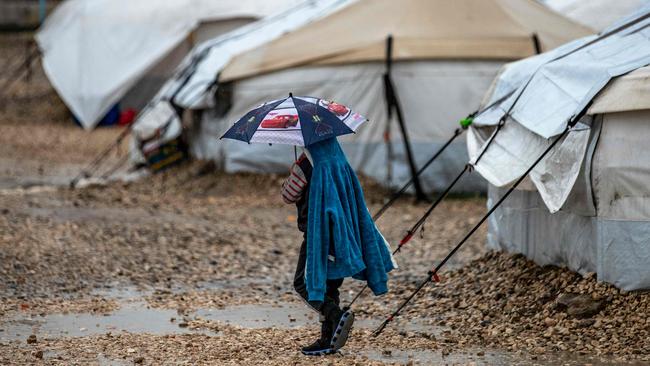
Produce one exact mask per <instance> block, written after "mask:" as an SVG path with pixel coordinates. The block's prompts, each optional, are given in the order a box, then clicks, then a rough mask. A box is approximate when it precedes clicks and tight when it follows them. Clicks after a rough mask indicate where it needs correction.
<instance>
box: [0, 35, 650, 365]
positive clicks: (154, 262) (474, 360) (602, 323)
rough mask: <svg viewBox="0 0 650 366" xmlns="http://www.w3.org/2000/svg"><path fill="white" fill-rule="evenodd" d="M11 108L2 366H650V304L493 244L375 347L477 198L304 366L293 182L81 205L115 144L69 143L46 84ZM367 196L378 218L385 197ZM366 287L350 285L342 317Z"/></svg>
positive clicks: (441, 221) (4, 175)
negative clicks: (78, 183)
mask: <svg viewBox="0 0 650 366" xmlns="http://www.w3.org/2000/svg"><path fill="white" fill-rule="evenodd" d="M12 45H14V43H12ZM0 46H2V45H0ZM3 47H8V46H7V45H6V44H4V45H3ZM14 48H15V50H14V51H15V52H20V47H18V46H16V47H14ZM0 59H1V57H0ZM0 61H3V62H5V61H6V60H0ZM34 95H36V97H34ZM2 103H3V104H2V109H0V129H1V131H2V133H0V278H1V279H2V280H0V364H3V365H4V364H16V365H24V364H46V365H74V364H79V365H81V364H83V365H85V364H98V365H130V364H147V365H160V364H165V365H178V364H192V365H194V364H210V365H287V364H292V365H309V364H318V365H321V364H322V365H330V364H333V365H354V364H356V365H368V364H531V365H534V364H548V365H556V364H611V363H624V364H647V363H648V362H650V341H649V339H650V334H649V329H650V321H649V318H650V317H649V316H648V315H650V296H649V295H648V294H647V293H624V292H621V291H619V290H617V289H615V288H613V287H612V286H609V285H607V284H602V283H597V282H596V281H595V279H594V277H593V276H587V277H582V276H580V275H576V274H574V273H571V272H569V271H566V270H564V269H560V268H555V267H539V266H536V265H535V264H533V263H530V262H529V261H527V260H525V259H524V258H521V257H518V256H512V255H507V254H500V253H493V252H488V251H487V250H486V249H485V245H484V243H485V240H486V230H485V228H482V229H481V230H479V231H478V232H477V234H476V235H475V236H474V237H473V238H472V239H471V240H470V241H469V242H468V243H467V245H466V246H465V247H463V249H462V250H461V251H459V252H458V254H457V255H456V256H455V257H454V258H453V260H452V261H451V262H450V263H449V264H450V265H449V266H448V267H447V271H445V272H444V273H443V274H442V276H441V277H442V281H441V282H440V283H438V284H435V285H429V286H427V287H426V288H425V290H424V291H423V292H422V293H421V294H420V296H419V297H418V298H416V300H415V301H414V302H413V304H412V305H410V306H409V307H407V308H406V309H405V311H404V313H403V315H402V316H401V317H398V318H397V319H396V320H395V321H394V322H393V323H392V324H391V325H390V326H389V327H388V328H387V329H386V331H385V332H384V333H383V334H382V335H381V336H380V337H378V338H374V337H372V336H371V335H370V333H371V331H372V330H373V329H374V328H375V327H376V326H377V325H378V324H379V322H380V321H381V320H382V319H383V318H384V317H385V316H386V315H387V314H388V312H389V310H391V309H394V308H395V307H396V306H397V305H398V303H399V302H400V301H401V300H402V299H403V298H404V297H406V296H407V295H408V293H409V292H410V291H411V290H412V289H414V288H415V286H416V285H417V283H418V282H419V281H420V280H422V277H423V275H424V274H425V273H426V271H427V270H428V269H429V268H431V266H433V265H434V264H435V263H436V261H438V260H440V259H441V258H442V257H443V256H444V255H445V254H446V252H447V251H448V250H449V249H450V248H451V247H452V246H453V245H454V244H455V243H456V241H457V240H458V239H460V238H461V237H462V235H463V234H465V233H466V232H467V231H468V230H469V229H470V228H471V227H472V225H473V223H474V222H476V221H477V220H478V219H479V218H480V216H481V215H482V214H483V213H484V212H485V211H486V209H485V204H486V202H485V199H484V198H481V197H474V198H458V197H456V198H451V199H448V200H446V201H445V202H444V203H443V204H442V205H441V206H439V207H438V208H437V209H436V210H435V211H434V213H433V215H432V216H431V217H430V218H429V220H428V222H427V224H426V226H425V230H424V232H423V233H421V235H420V233H419V235H417V236H416V237H415V239H414V240H412V241H411V242H410V243H409V245H408V246H407V247H405V249H404V250H403V252H402V253H401V254H399V255H398V257H397V258H396V259H397V261H398V264H399V265H400V269H399V270H396V271H395V272H394V273H392V274H391V279H390V293H389V294H388V295H386V296H383V297H380V298H377V297H373V296H371V295H369V294H366V295H365V296H363V297H362V298H361V299H360V301H359V302H358V303H357V304H356V305H355V307H354V310H355V311H356V313H357V322H356V326H355V329H354V332H353V334H352V337H351V340H350V342H349V343H348V345H347V346H346V347H345V348H344V349H343V350H342V351H341V352H340V353H339V354H337V355H332V356H327V357H321V358H307V357H305V356H302V355H301V354H300V352H299V351H298V350H299V348H300V346H302V345H304V344H307V343H311V341H312V340H313V339H315V337H316V336H317V328H318V324H317V316H315V314H313V313H311V312H310V311H309V310H308V309H307V308H306V307H305V306H304V305H303V303H302V302H301V301H299V299H298V297H297V296H296V295H295V294H294V293H293V291H292V285H291V283H292V277H293V270H294V265H295V262H296V259H297V254H298V248H299V245H300V242H301V235H300V233H299V232H298V231H297V229H296V223H295V220H296V217H295V208H293V207H291V206H287V205H284V204H282V203H281V199H280V195H279V186H280V183H281V180H282V179H283V177H281V176H273V175H251V174H237V175H227V174H224V173H221V172H219V171H216V170H215V169H214V168H213V167H212V166H211V165H210V164H206V163H201V162H193V163H188V164H185V165H183V166H180V167H178V168H176V169H173V170H170V171H167V172H165V173H163V174H158V175H155V176H152V177H149V178H145V179H143V180H140V181H137V182H133V183H128V184H127V183H120V182H113V183H109V184H106V185H96V186H90V187H86V188H83V189H75V190H72V189H69V188H68V187H67V186H66V184H67V182H69V180H70V179H71V178H72V177H73V176H74V175H75V174H76V173H77V172H78V171H79V169H80V168H81V167H83V165H84V164H85V163H87V162H88V161H90V160H91V158H92V157H93V156H94V155H95V154H97V153H98V152H99V151H100V150H102V149H103V147H105V146H106V145H108V144H109V143H110V142H111V141H112V140H113V139H114V138H115V137H116V136H117V135H118V134H119V132H120V130H119V129H111V128H107V129H98V130H96V131H93V132H91V133H89V132H84V131H82V130H81V129H79V128H78V127H76V126H74V125H73V124H72V123H71V122H70V120H69V115H68V113H67V112H66V110H65V108H64V107H63V106H62V105H61V102H60V101H59V100H58V98H57V97H56V95H55V94H54V93H53V91H52V90H51V88H49V86H47V84H46V81H44V78H43V75H41V74H38V73H35V75H34V76H33V79H32V80H30V81H25V80H21V81H20V83H19V84H18V86H17V87H16V89H15V90H14V91H12V92H11V93H9V96H8V97H4V99H3V102H2ZM125 152H126V149H125V146H123V147H122V149H121V150H117V151H116V152H114V153H113V154H112V155H111V157H110V158H109V163H108V164H106V167H110V165H111V164H113V163H115V162H117V161H119V158H120V156H121V154H124V153H125ZM363 184H364V188H365V190H366V194H367V199H368V202H369V207H370V209H371V211H374V210H377V209H378V208H379V207H380V206H381V203H382V201H383V200H384V199H385V198H386V196H387V194H388V192H387V191H385V190H383V189H381V188H380V187H378V186H377V185H376V184H374V183H373V182H370V181H368V180H363ZM426 208H427V205H426V204H413V202H412V201H411V199H408V198H407V199H404V200H401V201H399V202H398V203H397V204H396V206H395V207H393V208H392V209H390V210H389V211H387V213H386V214H385V215H384V217H382V218H381V219H380V221H379V222H378V225H379V227H380V228H381V230H382V231H383V233H384V234H385V236H386V237H387V238H388V239H389V241H391V242H392V243H396V242H398V241H399V239H400V238H401V237H402V236H403V235H404V233H405V230H406V229H407V228H408V227H409V226H410V225H412V224H413V222H414V221H415V220H417V218H418V217H419V215H421V214H422V213H423V212H424V211H425V210H426ZM360 288H361V284H360V283H359V282H356V281H352V280H350V281H346V282H345V284H344V286H343V296H342V297H343V302H344V303H347V301H349V299H351V298H352V297H353V296H354V294H355V292H356V291H357V290H358V289H360Z"/></svg>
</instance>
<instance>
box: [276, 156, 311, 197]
mask: <svg viewBox="0 0 650 366" xmlns="http://www.w3.org/2000/svg"><path fill="white" fill-rule="evenodd" d="M306 186H307V178H306V177H305V173H304V172H303V171H302V169H300V166H299V165H298V164H296V163H294V164H293V165H292V166H291V169H290V174H289V177H287V179H286V180H285V181H284V183H283V184H282V199H283V200H284V202H285V203H296V202H297V201H298V200H299V199H300V197H302V194H303V192H304V190H305V187H306Z"/></svg>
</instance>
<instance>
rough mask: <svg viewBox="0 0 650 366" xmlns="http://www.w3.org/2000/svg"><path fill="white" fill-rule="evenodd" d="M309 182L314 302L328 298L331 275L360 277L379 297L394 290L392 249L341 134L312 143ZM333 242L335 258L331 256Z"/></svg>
mask: <svg viewBox="0 0 650 366" xmlns="http://www.w3.org/2000/svg"><path fill="white" fill-rule="evenodd" d="M307 150H308V151H309V153H310V154H311V158H312V161H313V165H314V167H313V170H312V175H311V181H310V183H309V185H310V188H309V213H308V224H307V262H306V271H305V282H306V285H307V292H308V294H309V301H322V300H323V296H324V294H325V283H326V280H327V279H337V278H344V277H354V278H356V279H360V280H365V281H367V282H368V287H370V289H371V290H372V291H373V293H374V294H375V295H381V294H384V293H386V292H387V291H388V287H387V282H388V275H387V273H388V272H390V271H391V270H392V269H393V268H395V266H394V263H393V260H392V255H391V252H390V248H389V247H388V244H387V243H386V241H385V240H384V238H383V236H382V235H381V234H380V233H379V230H377V227H376V226H375V223H374V222H373V221H372V217H371V216H370V213H369V212H368V208H367V207H366V203H365V200H364V198H363V191H362V189H361V185H360V184H359V180H358V179H357V176H356V175H355V173H354V171H353V170H352V167H350V165H349V164H348V161H347V159H346V158H345V154H344V153H343V150H342V149H341V146H340V145H339V143H338V141H337V140H336V138H332V139H328V140H324V141H321V142H318V143H316V144H313V145H310V146H308V147H307ZM330 243H332V245H334V256H333V257H332V256H329V255H328V254H329V253H328V252H329V246H330Z"/></svg>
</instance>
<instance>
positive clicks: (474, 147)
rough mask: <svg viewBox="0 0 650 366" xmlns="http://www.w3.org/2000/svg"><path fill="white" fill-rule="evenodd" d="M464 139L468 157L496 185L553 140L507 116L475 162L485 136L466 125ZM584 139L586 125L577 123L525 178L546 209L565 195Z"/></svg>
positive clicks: (514, 174) (508, 179)
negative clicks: (531, 184) (466, 141)
mask: <svg viewBox="0 0 650 366" xmlns="http://www.w3.org/2000/svg"><path fill="white" fill-rule="evenodd" d="M467 139H468V144H467V145H468V151H469V155H470V161H471V162H472V163H473V164H474V165H475V168H476V170H477V171H478V172H479V173H480V174H481V175H482V176H483V177H484V178H485V179H487V180H488V182H490V183H492V184H493V185H495V186H497V187H503V186H507V185H509V184H510V183H513V182H514V181H516V180H517V179H518V178H519V177H521V176H522V175H523V174H524V173H525V172H526V170H527V169H528V168H529V167H530V165H532V162H534V161H535V160H537V159H538V158H539V156H541V155H542V153H543V152H544V150H546V149H547V148H548V146H549V145H550V144H551V143H552V142H553V139H544V138H542V137H539V136H538V135H536V134H534V133H532V132H530V131H528V130H527V129H526V128H524V127H522V126H521V125H520V124H519V123H517V122H515V121H513V120H510V119H509V120H508V121H507V122H506V123H505V125H504V126H503V127H502V129H501V131H500V132H499V134H498V135H497V136H496V137H495V138H494V140H493V141H492V143H491V144H490V146H489V147H488V148H487V150H485V153H484V154H483V157H482V158H481V160H480V161H479V163H478V164H476V158H477V157H478V155H479V154H480V153H481V152H482V151H483V149H482V148H481V147H484V143H485V141H486V138H483V137H481V135H480V134H479V133H477V131H476V130H475V129H470V130H469V133H468V137H467ZM588 141H589V126H587V125H585V124H578V125H577V126H576V127H575V128H574V129H572V130H571V132H570V133H569V134H568V135H566V136H565V137H564V138H563V140H562V141H561V142H559V143H558V144H557V145H556V146H555V148H554V149H553V150H552V151H551V152H550V153H549V154H548V155H547V156H546V157H545V158H544V159H542V161H540V162H539V164H537V166H536V167H535V168H534V169H533V170H532V171H531V172H530V174H529V178H530V180H531V181H532V183H533V184H534V185H535V188H536V189H537V190H538V191H539V192H540V194H541V196H542V198H543V200H544V202H545V203H546V206H547V207H548V209H549V211H550V212H557V211H558V210H559V209H560V207H562V205H563V204H564V202H565V201H566V199H567V198H568V196H569V192H570V191H571V187H573V184H574V183H575V180H576V179H577V177H578V173H579V172H580V167H581V163H582V157H583V156H584V154H585V151H586V149H587V142H588Z"/></svg>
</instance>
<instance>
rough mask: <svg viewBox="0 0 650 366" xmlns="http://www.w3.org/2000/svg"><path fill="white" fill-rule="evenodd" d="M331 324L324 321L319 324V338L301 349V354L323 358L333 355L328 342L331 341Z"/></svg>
mask: <svg viewBox="0 0 650 366" xmlns="http://www.w3.org/2000/svg"><path fill="white" fill-rule="evenodd" d="M332 332H333V328H332V323H331V322H329V321H327V319H325V320H324V321H323V322H321V326H320V338H319V339H318V340H316V341H315V342H314V343H312V344H310V345H309V346H306V347H303V348H302V350H301V351H302V353H303V354H304V355H307V356H323V355H329V354H331V353H334V351H333V350H332V346H331V345H330V341H331V339H332Z"/></svg>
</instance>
